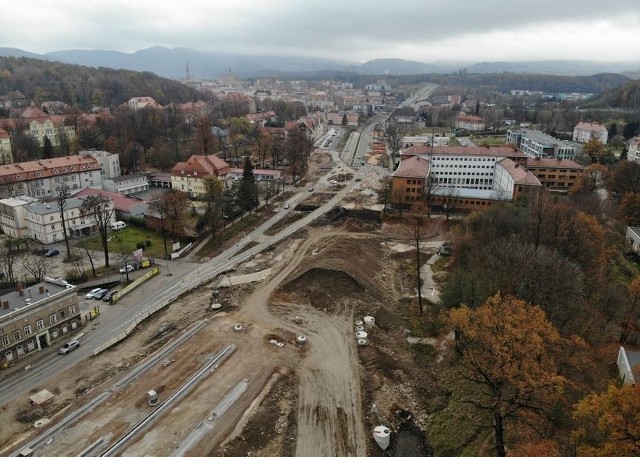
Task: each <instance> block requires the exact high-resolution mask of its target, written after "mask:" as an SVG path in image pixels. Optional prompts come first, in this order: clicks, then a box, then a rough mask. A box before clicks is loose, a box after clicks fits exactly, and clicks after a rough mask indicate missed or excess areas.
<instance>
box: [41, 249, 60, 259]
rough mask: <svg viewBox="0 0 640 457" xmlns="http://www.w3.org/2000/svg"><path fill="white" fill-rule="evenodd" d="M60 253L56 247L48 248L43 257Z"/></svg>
mask: <svg viewBox="0 0 640 457" xmlns="http://www.w3.org/2000/svg"><path fill="white" fill-rule="evenodd" d="M58 254H60V251H58V250H57V249H49V250H48V251H47V252H46V254H45V255H44V256H45V257H53V256H56V255H58Z"/></svg>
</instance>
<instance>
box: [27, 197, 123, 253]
mask: <svg viewBox="0 0 640 457" xmlns="http://www.w3.org/2000/svg"><path fill="white" fill-rule="evenodd" d="M83 201H84V200H83V199H81V198H77V197H71V198H68V199H67V200H66V205H65V208H64V220H65V226H66V229H67V237H72V238H77V237H80V236H84V235H90V234H92V233H96V232H97V231H98V226H97V225H96V223H95V221H94V220H93V218H91V217H88V218H86V217H83V216H82V215H81V212H80V207H81V206H82V203H83ZM24 209H25V212H26V216H25V219H26V221H27V230H28V233H29V238H31V239H33V240H36V241H39V242H41V243H43V244H51V243H56V242H60V241H62V240H64V230H63V228H62V218H61V217H60V207H59V206H58V202H57V201H53V202H46V203H42V202H33V203H28V204H27V205H25V207H24ZM107 211H110V212H111V218H110V219H111V220H110V222H115V221H116V218H115V214H114V212H113V202H112V201H110V202H109V206H108V208H107Z"/></svg>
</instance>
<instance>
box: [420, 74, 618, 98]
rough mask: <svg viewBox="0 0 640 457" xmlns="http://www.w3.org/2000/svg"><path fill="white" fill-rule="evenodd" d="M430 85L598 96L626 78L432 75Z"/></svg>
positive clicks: (609, 76)
mask: <svg viewBox="0 0 640 457" xmlns="http://www.w3.org/2000/svg"><path fill="white" fill-rule="evenodd" d="M429 81H430V82H434V83H436V84H440V85H446V86H466V87H476V88H485V89H494V90H496V91H498V92H501V93H508V92H509V91H510V90H515V89H521V90H535V91H543V92H546V93H572V92H580V93H590V94H600V93H603V92H606V91H608V90H611V89H613V88H616V87H619V86H621V85H623V84H625V83H627V82H628V81H629V78H628V77H626V76H624V75H621V74H618V73H601V74H597V75H592V76H557V75H533V74H521V73H497V74H486V73H466V72H459V73H455V74H449V75H432V76H431V77H430V78H429Z"/></svg>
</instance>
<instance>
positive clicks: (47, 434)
mask: <svg viewBox="0 0 640 457" xmlns="http://www.w3.org/2000/svg"><path fill="white" fill-rule="evenodd" d="M312 162H313V163H312V166H311V169H310V171H309V175H310V177H311V179H313V178H314V177H317V176H318V171H319V170H320V171H322V174H324V171H323V170H325V169H327V167H330V166H331V163H330V158H329V156H327V155H326V154H316V155H314V156H313V160H312ZM370 169H371V171H369V172H367V174H366V176H365V177H364V179H363V180H362V182H359V183H358V185H357V186H355V187H354V188H353V190H352V191H351V192H350V193H349V194H348V196H347V197H346V198H345V199H343V201H342V202H341V203H340V205H339V206H338V207H336V208H334V209H332V210H331V211H329V212H328V213H327V214H326V215H324V216H323V217H321V218H319V219H318V220H317V221H316V222H314V223H312V224H311V225H308V226H306V227H305V228H303V229H300V230H298V231H297V232H295V233H294V234H293V235H292V236H290V237H289V238H287V239H285V240H284V241H282V242H279V243H278V244H275V245H273V246H272V247H271V248H270V249H268V250H266V251H264V252H262V253H261V254H258V255H256V256H254V257H253V258H251V259H250V260H249V261H247V262H244V263H242V264H240V265H239V266H238V267H237V268H236V270H235V271H233V272H230V273H225V274H224V275H220V276H218V277H216V278H215V279H214V280H213V281H211V282H209V283H207V284H205V285H203V286H201V287H199V288H197V289H196V290H193V291H192V292H190V293H188V294H186V295H183V296H182V297H180V298H179V299H177V300H176V301H175V302H173V303H172V304H171V305H170V306H168V307H166V308H164V309H163V310H162V311H159V312H157V313H155V314H154V315H153V316H152V317H150V318H148V319H146V320H145V321H143V322H142V323H141V324H140V325H139V326H138V328H137V329H136V331H135V332H133V333H132V334H131V336H129V337H128V338H127V339H126V340H124V341H122V342H120V343H119V344H117V345H116V346H114V347H112V348H111V349H109V350H107V351H105V352H103V353H101V354H100V355H98V356H95V357H91V358H88V359H85V360H83V361H82V362H80V363H79V364H77V365H76V366H74V367H73V368H72V369H70V370H67V371H66V372H63V373H61V374H60V376H58V377H56V378H55V380H53V381H51V382H49V383H47V385H43V386H41V389H47V390H48V391H50V392H52V393H54V394H55V397H54V398H53V399H52V400H51V401H49V402H48V403H46V404H45V405H44V406H42V407H40V408H38V409H39V410H40V412H39V413H38V414H37V415H29V412H30V411H31V412H32V411H33V409H34V408H33V407H32V406H31V405H29V406H28V407H27V406H26V405H27V403H28V401H26V399H25V398H21V399H16V401H14V402H11V403H8V404H5V405H2V410H1V411H0V415H1V416H2V424H3V426H2V430H1V431H0V448H2V449H5V451H3V453H2V455H19V452H20V450H21V449H23V448H24V447H25V446H26V445H27V444H30V443H35V442H36V440H37V445H38V446H37V449H36V450H35V451H34V454H33V455H70V456H76V455H78V456H80V455H82V456H98V455H105V456H112V455H113V456H115V455H122V456H142V455H145V456H170V455H171V456H202V455H210V456H249V455H251V456H299V457H307V456H327V457H329V456H353V457H365V456H423V455H425V456H426V455H430V451H429V446H428V443H427V439H426V433H425V421H426V418H427V417H428V415H427V411H425V410H424V401H423V399H424V398H425V397H426V396H428V395H429V389H430V379H432V375H431V372H430V370H433V369H434V367H433V366H427V365H426V364H422V363H420V358H419V357H416V354H418V355H419V352H420V350H416V349H417V348H418V349H421V348H424V347H425V346H429V349H428V350H429V351H433V352H434V353H435V354H437V357H436V358H435V360H436V361H437V362H435V364H436V365H437V363H440V362H441V361H442V360H443V359H444V358H445V357H446V354H447V353H448V350H447V349H448V346H449V343H450V340H448V339H447V338H443V339H442V340H435V339H427V338H413V339H412V338H410V336H411V335H410V330H409V328H410V327H411V320H412V319H413V318H414V317H415V316H416V315H417V312H418V310H417V298H416V297H417V289H416V281H415V272H414V270H415V239H414V233H413V230H412V228H411V227H410V226H409V224H408V223H407V222H406V221H403V220H398V219H395V220H391V221H390V220H387V219H384V218H383V217H382V215H381V211H380V207H381V205H380V195H381V193H382V192H383V189H384V186H385V181H384V178H383V176H384V174H383V173H382V172H377V171H376V167H371V168H370ZM316 179H318V178H316ZM318 188H320V186H318ZM338 188H339V186H338ZM336 191H337V189H330V188H328V187H327V189H326V190H324V188H322V190H321V191H316V192H315V193H314V194H313V196H312V197H311V198H309V199H307V200H305V202H304V205H301V207H300V208H294V209H293V211H292V212H291V213H289V214H288V215H287V218H290V219H291V220H292V221H294V220H297V219H299V217H300V214H304V213H305V211H311V210H313V208H314V207H318V206H319V205H322V204H323V202H326V201H328V200H329V199H330V198H331V197H332V196H333V195H334V193H335V192H336ZM270 211H273V212H276V211H278V208H275V207H274V208H273V209H272V210H270ZM283 223H286V219H285V220H284V222H283ZM426 224H427V225H426V226H425V228H424V230H423V235H422V241H423V242H422V244H421V251H422V253H423V254H425V258H426V259H429V258H431V257H433V259H434V261H438V262H446V261H447V258H445V257H442V258H439V257H438V256H437V255H436V252H437V250H438V248H439V246H440V245H441V244H442V243H443V242H444V241H445V240H447V237H448V234H447V222H446V221H445V219H444V218H433V219H430V220H429V221H428V222H427V223H426ZM427 268H429V267H428V266H427ZM425 274H426V275H428V276H429V277H428V278H427V280H424V282H425V283H428V284H431V289H430V290H429V293H428V294H427V296H428V295H429V294H431V299H432V300H433V299H435V298H436V297H434V295H436V294H437V282H434V281H433V278H432V277H431V272H430V271H427V272H425ZM159 280H161V279H159ZM425 306H427V307H428V306H429V301H428V300H427V299H425ZM41 389H36V390H37V391H39V390H41ZM33 393H35V392H32V393H31V394H33ZM36 421H37V422H38V424H37V427H34V423H35V422H36Z"/></svg>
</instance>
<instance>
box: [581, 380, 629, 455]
mask: <svg viewBox="0 0 640 457" xmlns="http://www.w3.org/2000/svg"><path fill="white" fill-rule="evenodd" d="M574 418H575V419H576V420H577V421H578V422H579V427H578V429H577V431H576V432H575V435H576V440H577V441H578V442H579V446H578V455H588V456H593V457H620V456H633V455H640V387H638V386H631V385H627V386H622V387H617V386H610V387H609V389H608V390H607V391H606V392H603V393H600V394H597V393H594V394H591V395H588V396H587V397H586V398H584V399H583V400H581V401H580V402H579V403H578V404H577V405H576V408H575V411H574Z"/></svg>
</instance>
